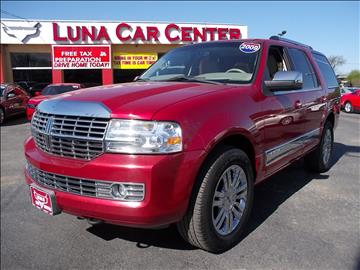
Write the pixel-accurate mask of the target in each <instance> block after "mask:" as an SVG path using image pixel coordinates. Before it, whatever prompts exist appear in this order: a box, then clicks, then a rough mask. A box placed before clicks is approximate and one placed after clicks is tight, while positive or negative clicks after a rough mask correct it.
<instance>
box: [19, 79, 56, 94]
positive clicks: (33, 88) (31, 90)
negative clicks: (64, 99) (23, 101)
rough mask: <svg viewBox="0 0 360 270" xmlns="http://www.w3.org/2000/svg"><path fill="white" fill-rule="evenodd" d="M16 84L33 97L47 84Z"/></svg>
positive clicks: (30, 82)
mask: <svg viewBox="0 0 360 270" xmlns="http://www.w3.org/2000/svg"><path fill="white" fill-rule="evenodd" d="M16 84H18V85H20V86H21V87H22V88H23V89H24V90H25V91H26V92H28V94H29V95H30V96H32V97H33V96H35V93H36V92H41V91H42V90H43V89H44V88H45V87H46V86H47V85H48V84H49V83H45V82H34V81H19V82H16Z"/></svg>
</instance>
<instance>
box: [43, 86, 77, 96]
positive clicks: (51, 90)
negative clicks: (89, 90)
mask: <svg viewBox="0 0 360 270" xmlns="http://www.w3.org/2000/svg"><path fill="white" fill-rule="evenodd" d="M78 89H80V87H79V86H77V85H56V86H55V85H48V86H46V87H45V88H44V90H42V92H41V94H42V95H44V96H52V95H58V94H62V93H66V92H70V91H74V90H78Z"/></svg>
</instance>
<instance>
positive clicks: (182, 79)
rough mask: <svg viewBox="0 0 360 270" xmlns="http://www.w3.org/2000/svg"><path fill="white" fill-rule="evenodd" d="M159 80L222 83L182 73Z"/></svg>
mask: <svg viewBox="0 0 360 270" xmlns="http://www.w3.org/2000/svg"><path fill="white" fill-rule="evenodd" d="M161 81H174V82H175V81H176V82H199V83H209V84H223V83H221V82H216V81H209V80H202V79H197V78H195V77H188V76H184V75H179V76H174V77H170V78H168V79H165V80H161Z"/></svg>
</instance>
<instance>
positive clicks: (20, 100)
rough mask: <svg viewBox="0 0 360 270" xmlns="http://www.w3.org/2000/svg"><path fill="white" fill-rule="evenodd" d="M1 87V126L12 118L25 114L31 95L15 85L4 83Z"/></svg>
mask: <svg viewBox="0 0 360 270" xmlns="http://www.w3.org/2000/svg"><path fill="white" fill-rule="evenodd" d="M0 87H1V88H0V124H2V123H3V122H4V121H5V120H6V119H7V118H8V117H10V116H13V115H17V114H23V113H25V110H26V104H27V102H28V101H29V99H30V95H29V94H28V93H27V92H26V91H25V90H24V89H23V88H21V87H20V86H19V85H17V84H14V83H4V84H1V86H0Z"/></svg>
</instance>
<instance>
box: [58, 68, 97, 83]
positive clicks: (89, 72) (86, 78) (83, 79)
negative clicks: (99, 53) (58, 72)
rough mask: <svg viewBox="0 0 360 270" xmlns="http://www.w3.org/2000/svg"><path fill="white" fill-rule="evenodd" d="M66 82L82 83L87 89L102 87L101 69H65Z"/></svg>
mask: <svg viewBox="0 0 360 270" xmlns="http://www.w3.org/2000/svg"><path fill="white" fill-rule="evenodd" d="M64 82H66V83H81V84H83V85H84V86H85V87H92V86H98V85H102V73H101V69H65V70H64Z"/></svg>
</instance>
